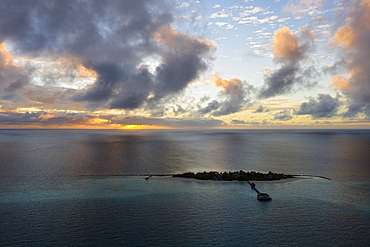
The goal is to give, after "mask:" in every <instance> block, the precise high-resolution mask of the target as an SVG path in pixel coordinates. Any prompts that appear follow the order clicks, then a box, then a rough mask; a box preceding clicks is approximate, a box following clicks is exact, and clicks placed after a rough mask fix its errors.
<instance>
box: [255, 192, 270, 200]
mask: <svg viewBox="0 0 370 247" xmlns="http://www.w3.org/2000/svg"><path fill="white" fill-rule="evenodd" d="M257 199H258V200H263V201H267V200H271V197H270V196H269V194H267V193H258V195H257Z"/></svg>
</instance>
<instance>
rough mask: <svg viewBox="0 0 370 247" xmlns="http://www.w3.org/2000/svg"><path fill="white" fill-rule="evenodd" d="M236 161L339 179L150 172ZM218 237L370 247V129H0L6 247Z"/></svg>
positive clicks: (219, 240)
mask: <svg viewBox="0 0 370 247" xmlns="http://www.w3.org/2000/svg"><path fill="white" fill-rule="evenodd" d="M240 169H242V170H245V171H251V170H253V171H262V172H268V171H273V172H284V173H290V174H304V175H315V176H325V177H329V178H331V179H332V180H327V179H322V178H317V177H316V178H313V179H303V180H298V181H293V182H288V183H282V184H258V185H257V187H258V189H259V190H260V191H264V192H268V193H269V194H270V195H271V196H272V198H273V200H272V201H269V202H261V201H257V199H256V193H255V192H254V191H253V190H251V188H250V187H249V185H248V184H246V183H226V184H225V183H222V184H215V183H199V182H189V181H163V180H144V179H143V178H144V176H145V175H147V174H173V173H182V172H187V171H194V172H197V171H209V170H217V171H229V170H240ZM81 175H84V176H81ZM85 175H89V176H85ZM112 175H130V176H112ZM132 175H135V176H132ZM215 245H217V246H370V131H369V130H198V131H196V130H193V131H97V130H0V246H215Z"/></svg>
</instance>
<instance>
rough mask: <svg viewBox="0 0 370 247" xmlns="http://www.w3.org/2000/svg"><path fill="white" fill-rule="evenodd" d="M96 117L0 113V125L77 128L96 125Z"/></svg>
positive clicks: (85, 115) (46, 113) (65, 114)
mask: <svg viewBox="0 0 370 247" xmlns="http://www.w3.org/2000/svg"><path fill="white" fill-rule="evenodd" d="M96 119H97V117H96V116H92V115H87V114H79V113H48V112H45V111H39V112H31V113H30V112H26V113H17V112H0V125H15V126H17V125H22V126H27V125H32V126H58V127H61V126H77V125H96V124H97V122H96Z"/></svg>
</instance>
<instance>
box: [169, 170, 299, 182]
mask: <svg viewBox="0 0 370 247" xmlns="http://www.w3.org/2000/svg"><path fill="white" fill-rule="evenodd" d="M173 177H180V178H193V179H200V180H214V181H233V180H238V181H248V180H254V181H271V180H280V179H287V178H293V177H294V176H293V175H289V174H283V173H274V172H271V171H270V172H268V173H261V172H254V171H251V172H245V171H243V170H240V171H236V172H226V171H225V172H217V171H210V172H205V171H204V172H198V173H194V172H186V173H182V174H175V175H173Z"/></svg>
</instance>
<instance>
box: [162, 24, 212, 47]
mask: <svg viewBox="0 0 370 247" xmlns="http://www.w3.org/2000/svg"><path fill="white" fill-rule="evenodd" d="M155 39H156V40H157V41H159V42H162V43H165V44H166V45H167V46H169V47H171V48H173V49H182V50H185V51H186V52H197V50H196V49H199V47H197V46H194V45H193V44H198V45H199V46H202V47H207V49H206V50H207V51H209V50H217V44H216V43H215V42H213V41H211V42H209V41H208V40H206V39H196V38H193V37H190V36H188V35H186V34H184V33H180V32H177V31H175V30H174V29H173V27H168V26H164V27H162V28H160V29H159V31H158V32H157V33H156V34H155Z"/></svg>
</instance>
